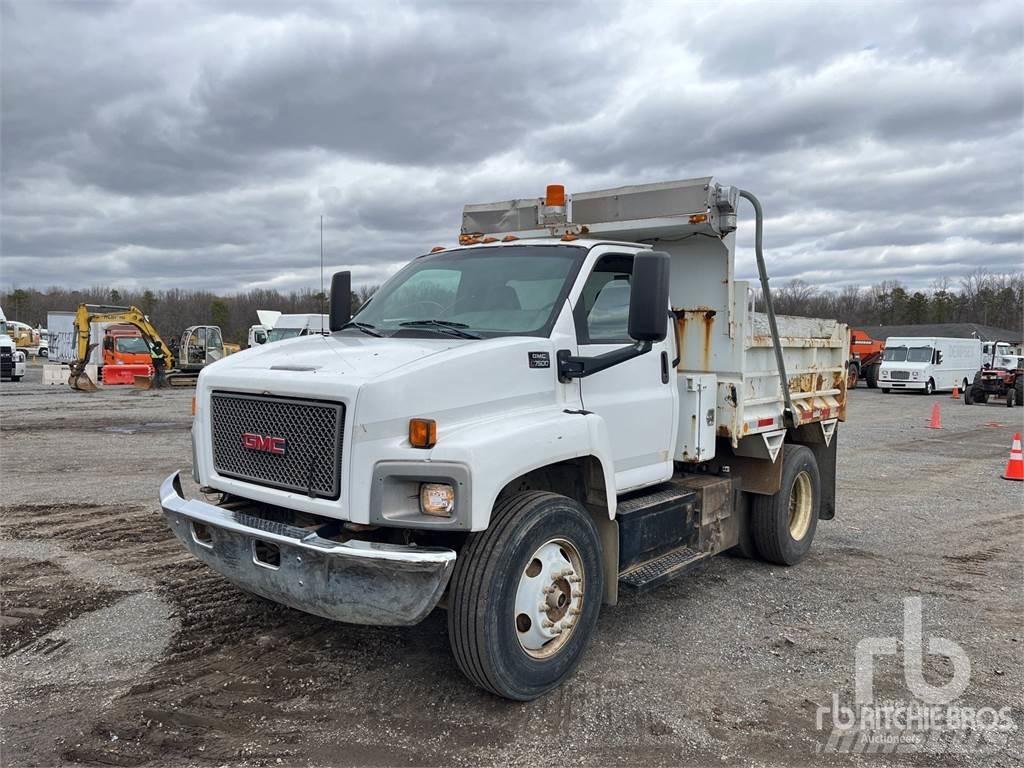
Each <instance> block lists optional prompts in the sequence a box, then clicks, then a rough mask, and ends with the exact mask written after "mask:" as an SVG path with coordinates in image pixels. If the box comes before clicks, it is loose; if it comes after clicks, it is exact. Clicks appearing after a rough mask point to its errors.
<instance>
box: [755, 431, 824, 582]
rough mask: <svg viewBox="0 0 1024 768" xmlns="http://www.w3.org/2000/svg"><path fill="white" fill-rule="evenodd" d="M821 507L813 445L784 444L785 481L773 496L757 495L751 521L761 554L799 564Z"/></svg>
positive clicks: (756, 543)
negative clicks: (811, 446) (809, 447)
mask: <svg viewBox="0 0 1024 768" xmlns="http://www.w3.org/2000/svg"><path fill="white" fill-rule="evenodd" d="M820 510H821V475H820V474H819V472H818V462H817V461H815V459H814V454H813V453H811V451H810V449H808V448H807V447H805V446H802V445H794V444H792V443H787V444H786V445H785V446H783V456H782V483H781V485H780V486H779V492H778V493H776V494H775V495H774V496H756V497H755V498H754V503H753V505H752V508H751V514H750V523H751V531H752V533H753V537H754V544H755V546H756V547H757V551H758V554H760V555H761V558H762V559H764V560H767V561H768V562H770V563H778V564H779V565H796V564H797V563H799V562H800V561H801V560H803V558H804V556H805V555H806V554H807V552H808V551H809V550H810V548H811V542H812V541H813V540H814V532H815V531H816V530H817V527H818V513H819V512H820Z"/></svg>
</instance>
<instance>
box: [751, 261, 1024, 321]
mask: <svg viewBox="0 0 1024 768" xmlns="http://www.w3.org/2000/svg"><path fill="white" fill-rule="evenodd" d="M771 289H772V303H773V304H774V306H775V311H776V313H778V314H781V315H799V316H802V317H830V318H835V319H837V320H840V321H842V322H844V323H847V324H849V325H851V326H854V327H863V328H865V330H867V329H869V328H870V327H871V326H876V325H919V324H921V323H979V324H980V325H990V326H995V327H998V328H1006V329H1008V330H1013V331H1018V332H1021V329H1022V326H1024V273H1011V274H993V273H990V272H986V271H984V270H975V271H974V272H971V273H970V274H968V275H965V276H964V277H962V278H961V279H960V280H959V282H958V284H956V285H954V284H953V283H952V281H950V280H949V279H947V278H941V279H938V280H935V281H933V282H932V283H931V285H930V286H929V287H928V288H927V289H925V290H914V291H911V290H909V289H908V288H907V287H906V286H905V285H904V284H903V283H901V282H900V281H898V280H886V281H883V282H880V283H876V284H875V285H872V286H871V287H869V288H860V287H857V286H845V287H843V288H839V289H827V288H825V289H822V288H818V287H817V286H814V285H811V284H810V283H807V282H805V281H803V280H790V281H789V282H787V283H783V284H781V285H778V286H776V285H772V286H771ZM757 303H758V306H760V305H761V300H760V296H758V301H757Z"/></svg>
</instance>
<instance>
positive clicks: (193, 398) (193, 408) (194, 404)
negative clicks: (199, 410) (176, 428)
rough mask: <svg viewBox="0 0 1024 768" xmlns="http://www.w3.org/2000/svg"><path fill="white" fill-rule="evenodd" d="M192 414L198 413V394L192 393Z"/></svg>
mask: <svg viewBox="0 0 1024 768" xmlns="http://www.w3.org/2000/svg"><path fill="white" fill-rule="evenodd" d="M192 415H193V416H195V415H196V396H195V395H192Z"/></svg>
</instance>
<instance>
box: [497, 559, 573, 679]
mask: <svg viewBox="0 0 1024 768" xmlns="http://www.w3.org/2000/svg"><path fill="white" fill-rule="evenodd" d="M585 588H586V573H585V572H584V570H583V559H582V558H581V557H580V553H579V551H578V550H577V549H576V547H575V545H573V544H572V542H570V541H568V540H566V539H551V540H550V541H546V542H545V543H543V544H541V545H540V547H538V548H537V550H536V551H535V552H534V553H533V555H531V556H530V558H529V560H527V561H526V566H525V567H524V568H523V571H522V573H521V574H520V576H519V586H518V587H517V589H516V603H515V611H514V612H513V616H512V624H513V629H514V630H515V633H516V638H517V639H518V640H519V645H520V647H521V648H522V649H523V651H524V652H526V654H527V655H529V656H532V657H533V658H535V659H545V658H550V657H551V656H553V655H554V654H556V653H558V651H560V650H561V649H562V648H563V647H565V644H566V643H567V642H568V641H569V638H570V637H571V636H572V633H573V632H574V631H575V630H576V626H577V624H578V623H579V619H580V616H581V615H582V612H583V595H584V591H585Z"/></svg>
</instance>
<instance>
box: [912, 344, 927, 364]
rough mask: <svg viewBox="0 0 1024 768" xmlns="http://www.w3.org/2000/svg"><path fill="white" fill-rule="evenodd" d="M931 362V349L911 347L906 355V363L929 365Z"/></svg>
mask: <svg viewBox="0 0 1024 768" xmlns="http://www.w3.org/2000/svg"><path fill="white" fill-rule="evenodd" d="M931 361H932V348H931V347H911V348H910V352H908V353H907V362H908V363H930V362H931Z"/></svg>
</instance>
